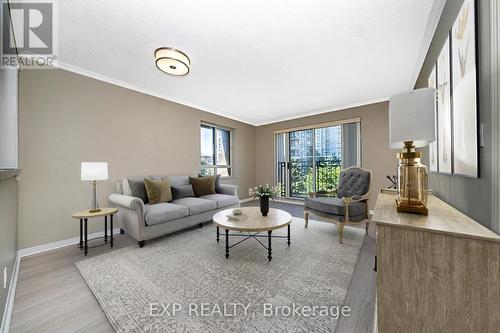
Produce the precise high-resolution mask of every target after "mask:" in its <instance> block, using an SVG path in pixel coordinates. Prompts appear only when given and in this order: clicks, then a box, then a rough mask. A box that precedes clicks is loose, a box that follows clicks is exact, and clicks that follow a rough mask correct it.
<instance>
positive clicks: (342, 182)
mask: <svg viewBox="0 0 500 333" xmlns="http://www.w3.org/2000/svg"><path fill="white" fill-rule="evenodd" d="M371 179H372V172H371V171H370V170H366V169H362V168H358V167H350V168H348V169H344V170H342V171H341V172H340V178H339V185H338V187H337V189H336V190H334V191H329V192H326V191H323V192H311V193H309V198H306V200H305V202H304V220H305V222H306V224H305V227H306V228H307V226H308V224H309V215H310V214H314V215H316V216H319V217H322V218H323V219H325V220H326V221H327V222H333V223H336V224H337V227H338V230H339V242H340V243H342V242H343V235H344V226H345V225H346V224H353V223H361V222H363V221H364V220H365V219H366V218H367V217H368V203H367V201H368V198H369V193H370V185H371ZM365 228H366V230H367V229H368V222H366V225H365Z"/></svg>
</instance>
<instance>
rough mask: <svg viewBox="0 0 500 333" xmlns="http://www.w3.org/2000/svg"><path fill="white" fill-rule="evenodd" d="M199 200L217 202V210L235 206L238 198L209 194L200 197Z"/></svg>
mask: <svg viewBox="0 0 500 333" xmlns="http://www.w3.org/2000/svg"><path fill="white" fill-rule="evenodd" d="M200 199H206V200H213V201H215V202H217V208H222V207H227V206H232V205H236V204H237V203H238V202H239V200H238V197H236V196H234V195H227V194H209V195H204V196H201V197H200Z"/></svg>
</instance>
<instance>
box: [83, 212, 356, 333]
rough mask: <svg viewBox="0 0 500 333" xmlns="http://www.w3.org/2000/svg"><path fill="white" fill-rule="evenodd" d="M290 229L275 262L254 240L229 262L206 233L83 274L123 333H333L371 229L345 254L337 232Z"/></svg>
mask: <svg viewBox="0 0 500 333" xmlns="http://www.w3.org/2000/svg"><path fill="white" fill-rule="evenodd" d="M291 230H292V232H291V235H292V236H291V241H292V244H291V246H290V247H288V246H287V245H286V239H278V238H275V239H273V246H272V248H273V260H272V262H268V260H267V251H266V249H265V248H263V247H262V246H261V245H260V244H258V243H257V242H256V241H255V240H254V239H249V240H247V241H246V242H244V243H241V244H239V245H237V246H236V247H234V248H232V249H231V250H230V257H229V259H226V258H225V257H224V253H225V250H224V238H223V237H221V242H220V243H219V244H217V242H216V240H215V226H214V225H213V224H208V225H205V227H203V228H202V229H191V230H187V231H183V232H179V233H176V234H173V235H169V236H165V237H163V238H159V239H157V240H153V241H149V242H148V243H147V244H146V246H145V247H144V248H142V249H141V248H138V247H137V246H130V247H127V248H123V249H120V250H116V251H113V252H110V253H107V254H103V255H100V256H97V257H93V258H90V259H86V260H83V261H80V262H78V263H77V264H76V265H77V267H78V269H79V271H80V273H81V275H82V276H83V278H84V279H85V281H86V282H87V284H88V286H89V287H90V289H91V290H92V292H93V293H94V295H95V297H96V298H97V300H98V301H99V303H100V305H101V307H102V309H103V310H104V312H105V313H106V316H107V317H108V319H109V321H110V323H111V325H112V326H113V327H114V329H115V330H116V331H117V332H127V333H128V332H214V333H215V332H266V333H267V332H334V331H335V328H336V323H337V317H338V313H337V310H339V308H340V307H341V306H342V305H343V304H342V302H343V301H344V299H345V296H346V293H347V289H348V286H349V282H350V280H351V276H352V273H353V270H354V266H355V263H356V260H357V257H358V253H359V249H360V247H361V244H362V241H363V237H364V230H361V229H357V228H349V227H347V228H346V230H345V231H344V244H342V245H341V244H339V243H338V240H337V231H336V230H337V228H336V226H335V225H332V224H327V223H321V222H315V221H310V222H309V227H308V229H305V228H304V221H303V219H300V218H294V220H293V223H292V229H291ZM275 233H276V234H282V235H285V233H286V229H283V230H279V231H276V232H275ZM238 238H239V237H238ZM230 239H231V238H230ZM236 239H237V238H236V237H234V238H233V239H231V241H232V242H235V241H236ZM262 240H263V241H265V240H266V239H262ZM265 244H266V243H265ZM280 306H281V307H280ZM315 306H316V308H313V307H315ZM294 309H298V315H297V310H296V311H295V312H294ZM308 309H309V311H308ZM82 310H84V309H82ZM304 311H305V312H304ZM325 311H326V312H325ZM327 312H328V313H327Z"/></svg>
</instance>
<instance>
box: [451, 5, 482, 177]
mask: <svg viewBox="0 0 500 333" xmlns="http://www.w3.org/2000/svg"><path fill="white" fill-rule="evenodd" d="M475 17H476V12H475V3H474V0H465V1H464V3H463V5H462V8H461V10H460V13H459V14H458V17H457V19H456V21H455V23H454V24H453V28H452V30H451V64H452V96H453V97H452V99H453V170H454V171H453V172H454V174H457V175H463V176H468V177H478V176H479V159H478V155H479V154H478V133H479V131H478V112H477V109H478V107H477V106H478V103H477V69H476V20H475Z"/></svg>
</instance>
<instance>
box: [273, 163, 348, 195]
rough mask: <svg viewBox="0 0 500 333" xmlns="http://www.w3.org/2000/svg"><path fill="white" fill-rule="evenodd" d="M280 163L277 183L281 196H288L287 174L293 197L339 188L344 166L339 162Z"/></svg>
mask: <svg viewBox="0 0 500 333" xmlns="http://www.w3.org/2000/svg"><path fill="white" fill-rule="evenodd" d="M288 166H289V169H288V168H287V162H278V170H277V176H278V177H277V181H278V184H277V185H278V188H279V191H280V194H281V196H286V190H287V184H286V181H287V173H288V172H289V181H290V185H289V190H290V196H292V197H306V196H307V195H308V193H309V192H315V191H331V190H334V189H335V188H337V185H338V181H339V176H340V170H341V169H342V166H341V164H340V162H339V161H338V160H331V159H322V160H318V161H316V162H315V163H314V164H313V162H312V161H307V160H298V161H291V162H289V164H288Z"/></svg>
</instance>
